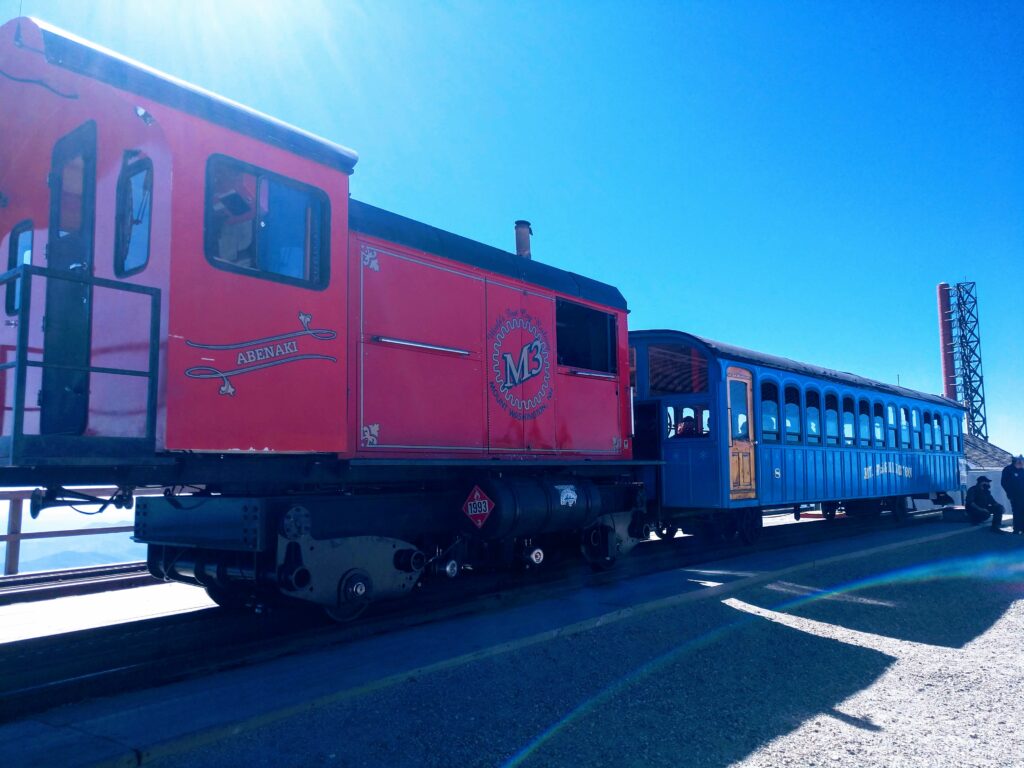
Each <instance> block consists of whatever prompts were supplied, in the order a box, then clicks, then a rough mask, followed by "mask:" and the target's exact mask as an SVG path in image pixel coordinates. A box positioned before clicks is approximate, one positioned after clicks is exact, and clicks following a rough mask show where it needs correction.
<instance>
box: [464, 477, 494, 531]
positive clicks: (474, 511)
mask: <svg viewBox="0 0 1024 768" xmlns="http://www.w3.org/2000/svg"><path fill="white" fill-rule="evenodd" d="M462 511H463V512H465V513H466V517H468V518H469V519H470V520H471V521H472V522H473V525H475V526H476V527H477V528H483V527H484V523H486V522H487V518H488V517H490V516H491V512H493V511H494V502H493V501H491V500H490V499H489V498H488V497H487V494H486V493H484V492H483V491H481V490H480V486H479V485H474V486H473V490H472V491H470V492H469V498H467V499H466V503H465V504H463V505H462Z"/></svg>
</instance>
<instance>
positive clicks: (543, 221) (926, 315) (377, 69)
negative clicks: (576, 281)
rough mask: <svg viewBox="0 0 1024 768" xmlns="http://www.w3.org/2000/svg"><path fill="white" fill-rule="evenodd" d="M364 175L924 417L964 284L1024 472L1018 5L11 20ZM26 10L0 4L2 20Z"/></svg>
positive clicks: (100, 7)
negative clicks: (323, 144)
mask: <svg viewBox="0 0 1024 768" xmlns="http://www.w3.org/2000/svg"><path fill="white" fill-rule="evenodd" d="M21 4H22V5H23V12H24V13H25V14H27V15H34V16H38V17H40V18H43V19H46V20H48V21H51V22H53V23H55V24H57V25H59V26H62V27H64V28H65V29H68V30H69V31H72V32H74V33H76V34H79V35H81V36H83V37H86V38H88V39H91V40H93V41H95V42H98V43H100V44H102V45H105V46H107V47H110V48H113V49H114V50H117V51H119V52H121V53H124V54H126V55H128V56H131V57H132V58H136V59H139V60H141V61H143V62H145V63H147V64H149V65H151V66H154V67H156V68H158V69H161V70H164V71H166V72H169V73H171V74H173V75H175V76H177V77H180V78H183V79H185V80H188V81H191V82H194V83H196V84H198V85H201V86H203V87H206V88H209V89H211V90H213V91H216V92H218V93H220V94H223V95H225V96H228V97H229V98H232V99H235V100H237V101H240V102H242V103H244V104H247V105H250V106H252V107H255V108H256V109H259V110H262V111H264V112H267V113H269V114H271V115H274V116H275V117H279V118H281V119H283V120H286V121H288V122H291V123H293V124H295V125H298V126H301V127H303V128H306V129H308V130H311V131H313V132H315V133H318V134H320V135H322V136H324V137H326V138H329V139H331V140H334V141H337V142H339V143H341V144H344V145H347V146H350V147H352V148H353V149H355V150H357V151H358V152H359V154H360V156H361V159H360V162H359V165H358V166H357V167H356V172H355V176H354V178H353V180H352V192H353V196H354V197H356V198H358V199H361V200H364V201H366V202H369V203H372V204H374V205H379V206H381V207H384V208H387V209H389V210H393V211H395V212H397V213H401V214H404V215H407V216H410V217H413V218H416V219H419V220H421V221H425V222H427V223H430V224H433V225H435V226H438V227H441V228H443V229H448V230H451V231H453V232H457V233H459V234H462V235H465V236H468V237H471V238H475V239H477V240H481V241H483V242H485V243H489V244H491V245H496V246H499V247H502V248H505V249H509V250H511V249H512V248H513V231H512V224H513V221H514V220H515V219H517V218H526V219H529V220H531V221H532V222H533V225H534V232H535V237H534V242H533V252H534V257H535V258H537V259H538V260H541V261H545V262H547V263H550V264H553V265H556V266H559V267H563V268H566V269H570V270H574V271H578V272H581V273H584V274H587V275H589V276H592V277H595V278H598V279H601V280H604V281H606V282H610V283H613V284H615V285H617V286H618V287H619V288H620V289H621V290H622V292H623V293H624V294H625V296H626V298H627V300H628V301H629V304H630V307H631V310H632V315H631V317H630V327H632V328H652V327H670V328H679V329H682V330H688V331H692V332H694V333H697V334H700V335H704V336H709V337H711V338H715V339H719V340H722V341H727V342H731V343H734V344H739V345H741V346H746V347H750V348H753V349H758V350H762V351H765V352H771V353H774V354H779V355H783V356H787V357H791V358H795V359H798V360H803V361H806V362H812V363H819V364H822V365H826V366H829V367H834V368H839V369H843V370H848V371H854V372H856V373H859V374H862V375H865V376H869V377H872V378H877V379H880V380H883V381H888V382H893V383H895V382H896V381H897V377H898V379H899V382H900V383H901V384H903V385H904V386H910V387H913V388H916V389H920V390H924V391H929V392H938V391H940V389H941V383H940V373H939V353H938V331H937V323H936V307H935V285H936V283H938V282H940V281H949V282H956V281H958V280H963V279H969V280H974V281H977V283H978V293H979V298H980V302H979V308H980V315H981V333H982V356H983V362H984V373H985V387H986V390H987V396H988V417H989V425H990V426H989V429H990V436H991V439H992V441H993V442H995V443H996V444H998V445H1001V446H1003V447H1005V448H1008V449H1010V450H1013V451H1015V452H1016V451H1022V450H1024V386H1022V385H1024V357H1022V340H1024V63H1022V62H1024V3H1021V2H1005V3H1003V2H977V1H974V0H972V1H971V2H960V3H942V2H921V3H909V2H908V3H891V2H864V1H860V0H858V1H857V2H835V3H830V2H820V1H815V2H807V3H772V2H766V1H763V0H759V1H758V2H741V1H740V0H734V1H731V2H724V1H723V2H628V3H627V2H622V1H620V2H614V3H612V2H599V1H596V0H588V1H585V0H578V1H577V2H561V3H560V2H551V1H550V0H549V1H547V2H532V1H529V0H516V1H515V2H512V1H511V0H509V1H508V2H483V1H480V2H419V1H414V0H404V1H402V2H394V1H386V0H322V1H321V0H304V1H303V0H298V1H292V2H273V3H271V2H260V0H216V1H215V2H198V0H193V1H192V2H187V1H186V0H175V1H174V2H147V1H144V0H134V1H129V0H118V1H117V2H114V1H113V0H89V1H88V2H87V1H86V0H80V1H78V0H65V1H64V2H55V1H52V0H21ZM18 6H19V0H0V18H3V19H6V18H9V17H12V16H15V15H17V13H18Z"/></svg>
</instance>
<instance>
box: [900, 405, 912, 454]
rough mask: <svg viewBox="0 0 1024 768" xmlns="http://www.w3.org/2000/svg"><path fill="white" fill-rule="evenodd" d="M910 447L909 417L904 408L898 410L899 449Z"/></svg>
mask: <svg viewBox="0 0 1024 768" xmlns="http://www.w3.org/2000/svg"><path fill="white" fill-rule="evenodd" d="M909 447H910V415H909V414H908V412H907V409H906V408H900V448H909Z"/></svg>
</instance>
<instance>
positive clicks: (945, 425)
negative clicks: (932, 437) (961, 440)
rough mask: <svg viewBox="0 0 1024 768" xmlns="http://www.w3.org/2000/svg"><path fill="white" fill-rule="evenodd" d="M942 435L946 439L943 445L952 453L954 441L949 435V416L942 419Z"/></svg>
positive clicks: (946, 415) (945, 415)
mask: <svg viewBox="0 0 1024 768" xmlns="http://www.w3.org/2000/svg"><path fill="white" fill-rule="evenodd" d="M942 434H943V435H944V436H945V438H946V439H945V442H944V443H943V445H945V446H946V450H947V451H952V450H953V447H952V445H951V444H950V443H951V441H952V436H951V435H950V434H949V414H944V415H943V417H942Z"/></svg>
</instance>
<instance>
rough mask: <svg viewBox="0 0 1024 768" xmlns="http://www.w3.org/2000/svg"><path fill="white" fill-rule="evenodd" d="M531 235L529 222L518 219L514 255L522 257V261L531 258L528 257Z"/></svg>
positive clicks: (531, 230) (531, 229)
mask: <svg viewBox="0 0 1024 768" xmlns="http://www.w3.org/2000/svg"><path fill="white" fill-rule="evenodd" d="M532 234H533V228H532V227H531V226H530V222H528V221H525V220H523V219H519V220H518V221H517V222H516V255H517V256H522V257H523V258H524V259H529V258H531V255H530V235H532Z"/></svg>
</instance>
